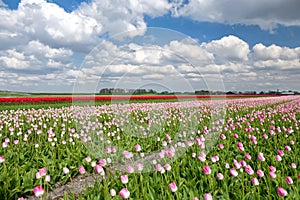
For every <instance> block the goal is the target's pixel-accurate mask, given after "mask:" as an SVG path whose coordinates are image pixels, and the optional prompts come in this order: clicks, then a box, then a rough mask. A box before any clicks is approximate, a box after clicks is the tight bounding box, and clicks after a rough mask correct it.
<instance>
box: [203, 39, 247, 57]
mask: <svg viewBox="0 0 300 200" xmlns="http://www.w3.org/2000/svg"><path fill="white" fill-rule="evenodd" d="M201 46H202V47H203V48H204V49H205V50H206V51H208V52H210V53H212V54H213V55H214V56H215V57H216V59H218V60H220V61H222V62H226V61H227V62H228V61H238V62H240V61H247V60H248V54H249V53H250V49H249V45H248V44H247V43H246V42H245V41H243V40H241V39H240V38H238V37H236V36H233V35H229V36H226V37H223V38H221V39H220V40H213V41H211V42H209V43H203V44H202V45H201Z"/></svg>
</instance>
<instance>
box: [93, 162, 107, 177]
mask: <svg viewBox="0 0 300 200" xmlns="http://www.w3.org/2000/svg"><path fill="white" fill-rule="evenodd" d="M95 171H96V173H97V174H100V175H101V176H104V175H105V171H104V169H103V167H101V165H96V166H95Z"/></svg>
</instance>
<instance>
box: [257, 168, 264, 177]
mask: <svg viewBox="0 0 300 200" xmlns="http://www.w3.org/2000/svg"><path fill="white" fill-rule="evenodd" d="M256 173H257V175H258V176H259V177H263V176H264V172H263V171H262V170H260V169H259V170H257V171H256Z"/></svg>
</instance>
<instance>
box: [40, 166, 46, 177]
mask: <svg viewBox="0 0 300 200" xmlns="http://www.w3.org/2000/svg"><path fill="white" fill-rule="evenodd" d="M39 173H40V175H41V176H46V174H47V170H46V168H41V169H39Z"/></svg>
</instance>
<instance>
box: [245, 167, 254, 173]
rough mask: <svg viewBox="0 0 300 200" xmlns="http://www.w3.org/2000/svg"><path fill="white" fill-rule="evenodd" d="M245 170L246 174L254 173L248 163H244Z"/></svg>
mask: <svg viewBox="0 0 300 200" xmlns="http://www.w3.org/2000/svg"><path fill="white" fill-rule="evenodd" d="M245 171H246V172H247V174H249V175H252V174H254V171H253V169H252V168H251V166H250V165H246V167H245Z"/></svg>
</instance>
